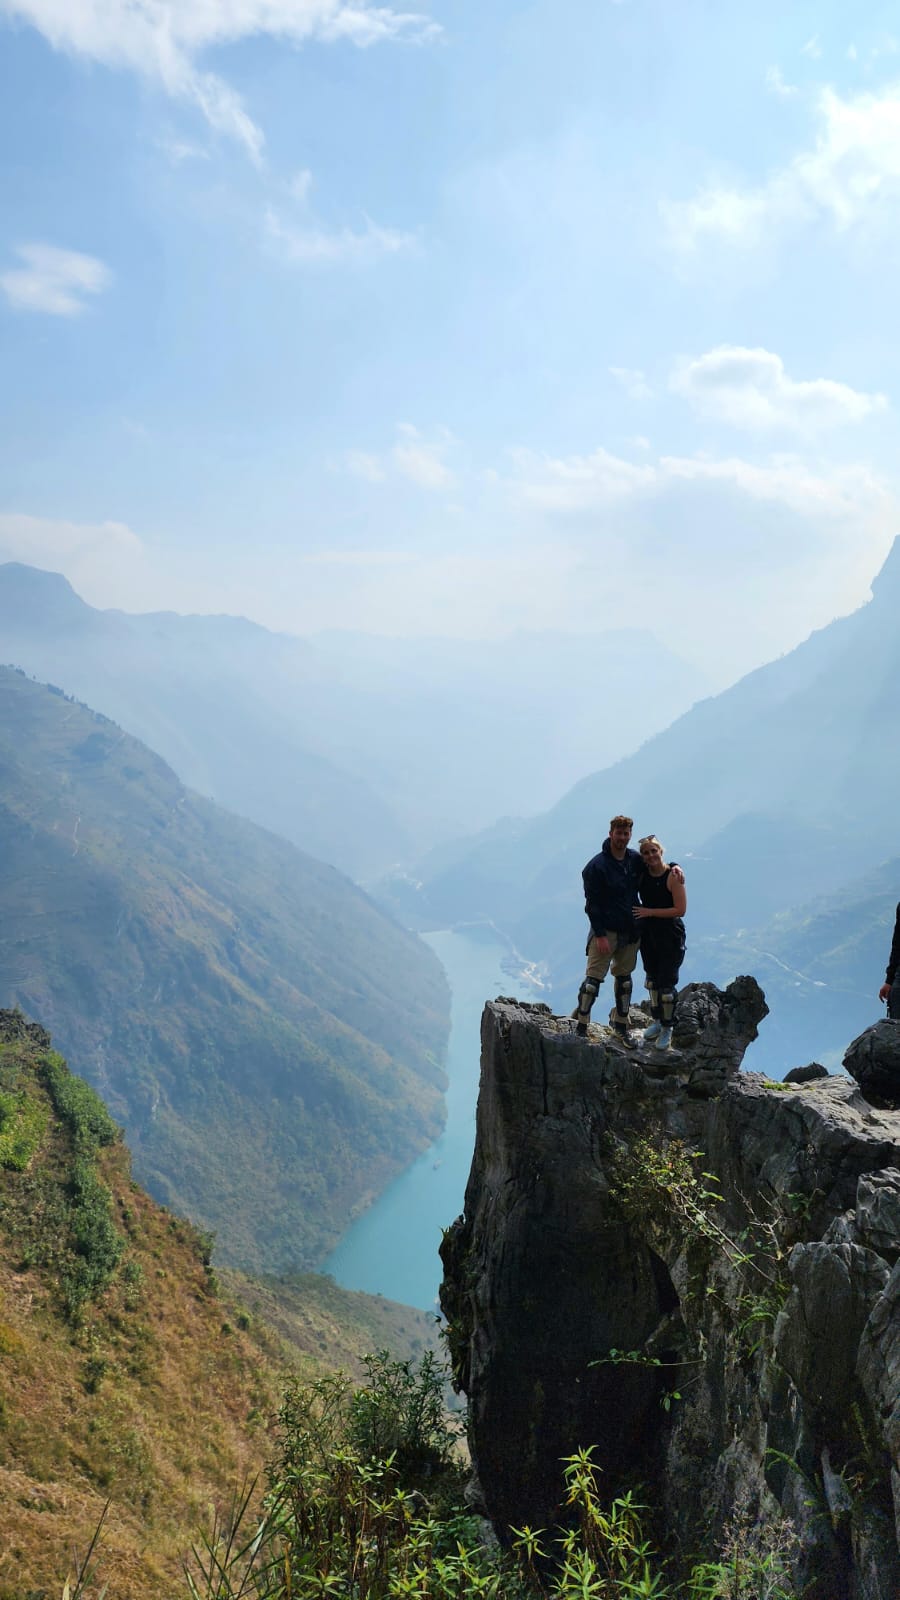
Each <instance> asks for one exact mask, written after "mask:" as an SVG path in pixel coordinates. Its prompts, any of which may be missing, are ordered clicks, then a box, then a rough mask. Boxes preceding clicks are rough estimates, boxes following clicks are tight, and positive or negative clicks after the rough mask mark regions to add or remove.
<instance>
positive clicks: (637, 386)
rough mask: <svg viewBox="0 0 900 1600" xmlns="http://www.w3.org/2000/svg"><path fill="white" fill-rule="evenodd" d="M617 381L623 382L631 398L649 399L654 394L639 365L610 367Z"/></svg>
mask: <svg viewBox="0 0 900 1600" xmlns="http://www.w3.org/2000/svg"><path fill="white" fill-rule="evenodd" d="M609 371H610V373H611V375H612V376H613V377H614V378H615V380H616V383H618V384H621V386H622V388H623V389H624V390H625V393H626V394H627V396H628V398H629V400H649V399H650V398H651V396H652V394H653V390H652V389H651V387H650V385H649V383H648V382H647V379H646V377H645V376H644V373H643V372H641V370H640V368H639V367H610V368H609Z"/></svg>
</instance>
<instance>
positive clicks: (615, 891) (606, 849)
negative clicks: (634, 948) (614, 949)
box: [581, 839, 644, 942]
mask: <svg viewBox="0 0 900 1600" xmlns="http://www.w3.org/2000/svg"><path fill="white" fill-rule="evenodd" d="M643 865H644V863H643V862H642V860H641V858H640V856H639V855H638V853H637V851H636V850H626V851H625V856H624V859H623V860H622V861H617V860H616V858H615V856H614V855H613V853H612V850H611V848H610V843H609V840H608V839H604V841H603V849H602V850H601V851H600V854H599V855H596V856H593V857H592V858H591V860H590V861H589V862H588V864H587V866H586V867H585V869H584V871H583V872H582V874H581V877H582V881H583V883H584V909H585V911H586V912H587V914H588V916H589V918H590V921H591V932H592V933H594V934H596V935H597V936H598V937H600V936H601V935H602V934H604V933H607V932H609V931H612V932H614V933H620V934H625V935H626V936H627V938H628V940H629V942H631V941H634V942H637V940H638V939H639V938H640V930H639V928H638V925H637V923H636V922H635V920H634V918H633V916H632V914H631V909H632V906H636V905H637V899H638V894H637V884H638V878H639V877H640V875H641V872H642V870H643Z"/></svg>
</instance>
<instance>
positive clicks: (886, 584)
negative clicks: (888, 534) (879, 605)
mask: <svg viewBox="0 0 900 1600" xmlns="http://www.w3.org/2000/svg"><path fill="white" fill-rule="evenodd" d="M872 594H873V597H874V598H875V599H876V600H880V601H883V600H887V599H890V600H891V601H892V602H893V603H896V602H897V601H898V600H900V536H898V537H897V538H895V539H894V542H893V544H892V545H891V548H890V550H889V551H888V553H887V557H886V559H885V563H884V566H883V567H882V569H881V571H880V572H879V574H878V576H877V578H873V579H872Z"/></svg>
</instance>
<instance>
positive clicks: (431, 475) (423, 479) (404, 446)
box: [391, 422, 456, 489]
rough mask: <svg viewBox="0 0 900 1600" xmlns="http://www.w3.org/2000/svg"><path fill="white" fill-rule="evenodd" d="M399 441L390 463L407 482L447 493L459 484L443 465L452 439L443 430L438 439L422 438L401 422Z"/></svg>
mask: <svg viewBox="0 0 900 1600" xmlns="http://www.w3.org/2000/svg"><path fill="white" fill-rule="evenodd" d="M398 431H399V434H400V438H399V439H398V441H397V443H396V444H395V445H394V448H393V450H392V451H391V459H392V461H393V463H394V465H395V467H396V468H397V471H398V472H400V473H401V474H402V475H403V477H404V478H409V480H410V482H411V483H416V484H418V485H419V488H420V489H447V488H449V487H450V485H451V484H452V483H454V482H455V481H456V480H455V478H454V475H453V473H452V472H451V470H450V468H449V467H448V466H447V464H446V462H445V461H444V459H443V458H444V456H445V454H446V453H447V450H448V449H449V447H450V445H451V444H452V443H453V435H452V434H451V433H450V432H449V431H448V430H447V429H446V428H442V429H441V431H440V433H439V435H438V437H437V438H436V439H431V440H428V439H426V438H424V437H423V435H422V434H421V433H420V432H419V430H418V428H414V427H413V425H412V423H411V422H401V423H400V425H399V429H398Z"/></svg>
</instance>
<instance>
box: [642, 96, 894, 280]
mask: <svg viewBox="0 0 900 1600" xmlns="http://www.w3.org/2000/svg"><path fill="white" fill-rule="evenodd" d="M815 110H816V116H817V119H818V134H817V137H816V140H815V143H814V145H813V146H812V147H811V148H810V149H808V150H803V151H801V152H800V154H799V155H797V156H795V157H794V159H793V160H792V161H791V162H790V163H789V164H788V165H787V166H785V167H783V168H781V169H780V170H779V171H776V172H775V173H773V174H772V176H771V177H770V178H769V179H768V180H767V182H765V183H764V184H761V185H758V186H744V187H740V186H736V185H733V184H723V183H718V184H717V183H713V184H709V185H708V186H707V187H706V188H704V189H702V190H701V191H700V192H699V193H698V194H697V195H695V197H694V198H693V199H692V200H688V201H684V202H675V203H667V204H665V205H664V206H663V208H662V209H663V214H664V217H665V218H666V220H667V222H668V225H669V229H670V233H671V237H672V241H673V243H674V244H675V245H676V246H678V247H680V248H681V249H684V250H694V249H696V248H697V247H698V246H699V245H700V244H701V243H702V241H703V240H704V238H706V237H708V236H718V237H719V238H721V239H723V240H726V241H728V240H730V241H731V242H732V243H742V244H752V243H755V242H757V241H758V240H759V239H760V238H762V236H763V234H764V233H765V232H768V231H769V230H770V229H771V228H772V227H773V226H783V225H793V224H796V223H797V222H803V221H810V220H812V219H814V218H816V217H820V216H822V217H825V218H826V219H827V220H828V221H830V222H831V223H832V224H833V226H834V227H835V228H837V229H839V230H844V229H848V228H850V227H853V226H855V225H858V224H860V223H861V222H862V221H864V220H865V219H867V218H869V217H874V216H875V215H876V214H878V212H879V211H880V210H885V211H888V210H889V215H890V218H891V220H893V217H894V214H895V210H896V202H897V200H898V199H900V83H894V84H890V85H887V86H886V87H884V88H882V89H881V90H880V91H878V92H877V93H875V92H873V93H865V94H859V95H856V96H853V97H850V98H846V99H845V98H842V97H841V95H839V94H837V93H836V91H835V90H833V89H830V88H825V89H822V90H820V91H819V94H818V96H817V98H816V102H815Z"/></svg>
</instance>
